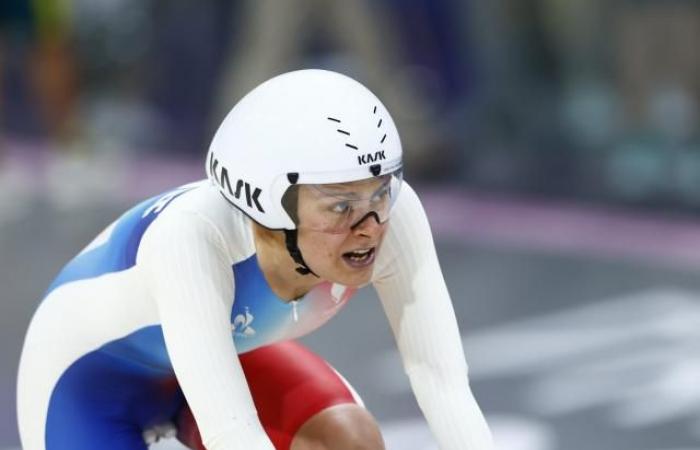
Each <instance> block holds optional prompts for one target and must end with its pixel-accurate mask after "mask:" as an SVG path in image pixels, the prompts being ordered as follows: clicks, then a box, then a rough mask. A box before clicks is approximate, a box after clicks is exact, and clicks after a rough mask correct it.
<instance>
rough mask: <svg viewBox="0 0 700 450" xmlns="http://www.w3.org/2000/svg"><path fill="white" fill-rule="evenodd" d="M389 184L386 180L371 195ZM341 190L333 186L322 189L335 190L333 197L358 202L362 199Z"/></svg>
mask: <svg viewBox="0 0 700 450" xmlns="http://www.w3.org/2000/svg"><path fill="white" fill-rule="evenodd" d="M390 183H391V179H387V180H386V181H384V182H383V183H382V184H380V185H379V186H378V187H377V188H376V189H375V190H373V191H372V195H374V194H376V193H377V192H379V191H380V190H382V189H384V188H385V187H386V186H388V185H389V184H390ZM342 188H343V187H342V186H333V185H327V186H325V187H324V189H327V190H329V191H335V190H337V192H334V193H332V195H334V196H336V195H337V196H338V197H341V198H345V199H348V200H359V199H361V198H362V197H360V195H359V194H358V193H357V192H356V191H343V190H342Z"/></svg>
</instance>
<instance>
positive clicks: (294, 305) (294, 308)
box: [292, 300, 299, 322]
mask: <svg viewBox="0 0 700 450" xmlns="http://www.w3.org/2000/svg"><path fill="white" fill-rule="evenodd" d="M297 303H299V300H292V317H293V318H294V321H295V322H298V321H299V312H298V311H297Z"/></svg>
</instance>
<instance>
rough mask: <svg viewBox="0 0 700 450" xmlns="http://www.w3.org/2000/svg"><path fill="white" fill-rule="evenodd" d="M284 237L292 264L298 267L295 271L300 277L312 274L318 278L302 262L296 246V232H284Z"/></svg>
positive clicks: (299, 251) (302, 258)
mask: <svg viewBox="0 0 700 450" xmlns="http://www.w3.org/2000/svg"><path fill="white" fill-rule="evenodd" d="M284 236H285V243H286V244H287V251H288V252H289V255H290V256H291V257H292V259H293V260H294V262H296V263H297V264H299V266H300V267H297V268H296V271H297V272H299V273H300V274H302V275H308V274H312V275H313V276H315V277H316V278H318V275H316V274H315V273H314V271H313V270H311V269H310V268H309V266H307V265H306V262H304V257H303V256H301V250H299V246H298V245H297V230H284Z"/></svg>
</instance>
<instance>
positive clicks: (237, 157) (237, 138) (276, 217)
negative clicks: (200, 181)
mask: <svg viewBox="0 0 700 450" xmlns="http://www.w3.org/2000/svg"><path fill="white" fill-rule="evenodd" d="M401 154H402V151H401V141H400V139H399V134H398V131H397V130H396V125H395V124H394V121H393V120H392V118H391V116H390V115H389V112H388V111H387V110H386V108H385V107H384V105H383V104H382V103H381V102H380V101H379V99H378V98H377V97H376V96H375V95H374V94H372V92H370V91H369V89H367V88H366V87H364V86H363V85H362V84H360V83H358V82H357V81H355V80H353V79H351V78H349V77H347V76H345V75H341V74H339V73H335V72H330V71H326V70H299V71H295V72H289V73H285V74H282V75H279V76H276V77H274V78H272V79H270V80H268V81H266V82H264V83H263V84H261V85H259V86H258V87H256V88H255V89H253V90H252V91H251V92H250V93H248V94H247V95H246V96H245V97H243V99H242V100H241V101H239V102H238V103H237V104H236V105H235V106H234V107H233V109H232V110H231V111H230V112H229V114H228V115H227V116H226V118H225V119H224V121H223V122H222V124H221V126H220V127H219V129H218V130H217V132H216V134H215V135H214V139H213V140H212V143H211V146H210V147H209V154H208V156H207V164H206V170H207V176H208V177H209V180H211V182H212V183H214V184H215V185H216V186H217V187H218V188H219V191H220V192H221V194H222V195H223V196H224V197H225V198H226V199H227V200H228V201H229V202H231V203H233V205H235V206H236V207H237V208H239V209H240V210H241V211H243V212H244V213H245V214H247V215H248V216H249V217H251V218H252V219H253V220H255V221H256V222H258V223H259V224H261V225H263V226H264V227H267V228H270V229H284V230H296V228H297V224H296V223H295V221H294V220H293V218H292V217H291V216H290V214H289V213H288V211H287V210H286V209H285V206H284V205H283V201H282V199H283V197H284V194H285V192H287V190H288V189H289V187H290V186H292V185H295V184H314V185H317V184H318V185H321V184H332V183H345V182H351V181H358V180H363V179H368V178H372V177H380V176H386V175H396V174H398V175H397V176H396V178H398V180H399V181H400V172H401V167H402V160H401ZM390 178H394V176H392V177H390ZM394 195H396V193H395V194H394ZM294 246H296V244H295V243H294ZM290 252H291V250H290Z"/></svg>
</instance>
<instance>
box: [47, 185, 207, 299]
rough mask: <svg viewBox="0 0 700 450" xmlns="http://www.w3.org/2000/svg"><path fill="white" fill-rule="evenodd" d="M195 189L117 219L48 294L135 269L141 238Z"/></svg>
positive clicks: (153, 200)
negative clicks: (101, 240)
mask: <svg viewBox="0 0 700 450" xmlns="http://www.w3.org/2000/svg"><path fill="white" fill-rule="evenodd" d="M193 188H194V186H192V185H187V186H183V187H180V188H178V189H175V190H172V191H169V192H166V193H164V194H161V195H157V196H155V197H153V198H150V199H148V200H145V201H144V202H142V203H140V204H138V205H137V206H135V207H134V208H132V209H130V210H129V211H127V212H126V213H124V215H122V216H121V217H120V218H119V219H118V221H117V224H116V225H115V227H114V229H113V230H112V233H111V235H110V237H109V240H108V241H107V242H106V243H104V244H102V245H100V246H99V247H96V248H93V249H91V250H88V251H86V252H84V253H81V254H79V255H78V256H76V257H75V258H73V259H72V260H71V261H70V262H69V263H68V264H67V265H66V266H65V267H64V268H63V270H61V272H60V273H59V274H58V277H56V279H55V280H54V281H53V283H51V286H49V289H48V291H47V292H46V294H47V295H48V294H49V293H50V292H51V291H53V290H54V289H56V288H57V287H59V286H61V285H63V284H66V283H70V282H72V281H78V280H85V279H88V278H95V277H98V276H100V275H104V274H106V273H112V272H119V271H122V270H126V269H128V268H130V267H132V266H134V264H135V263H136V253H137V252H138V248H139V244H140V243H141V238H142V237H143V234H144V233H145V232H146V230H147V229H148V226H149V225H150V224H151V223H152V222H153V221H154V220H155V219H156V217H158V214H160V212H161V211H163V209H165V207H166V206H167V205H168V204H170V202H171V201H172V200H174V199H175V198H177V197H178V196H180V195H181V194H183V193H185V192H187V191H188V190H190V189H193Z"/></svg>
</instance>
